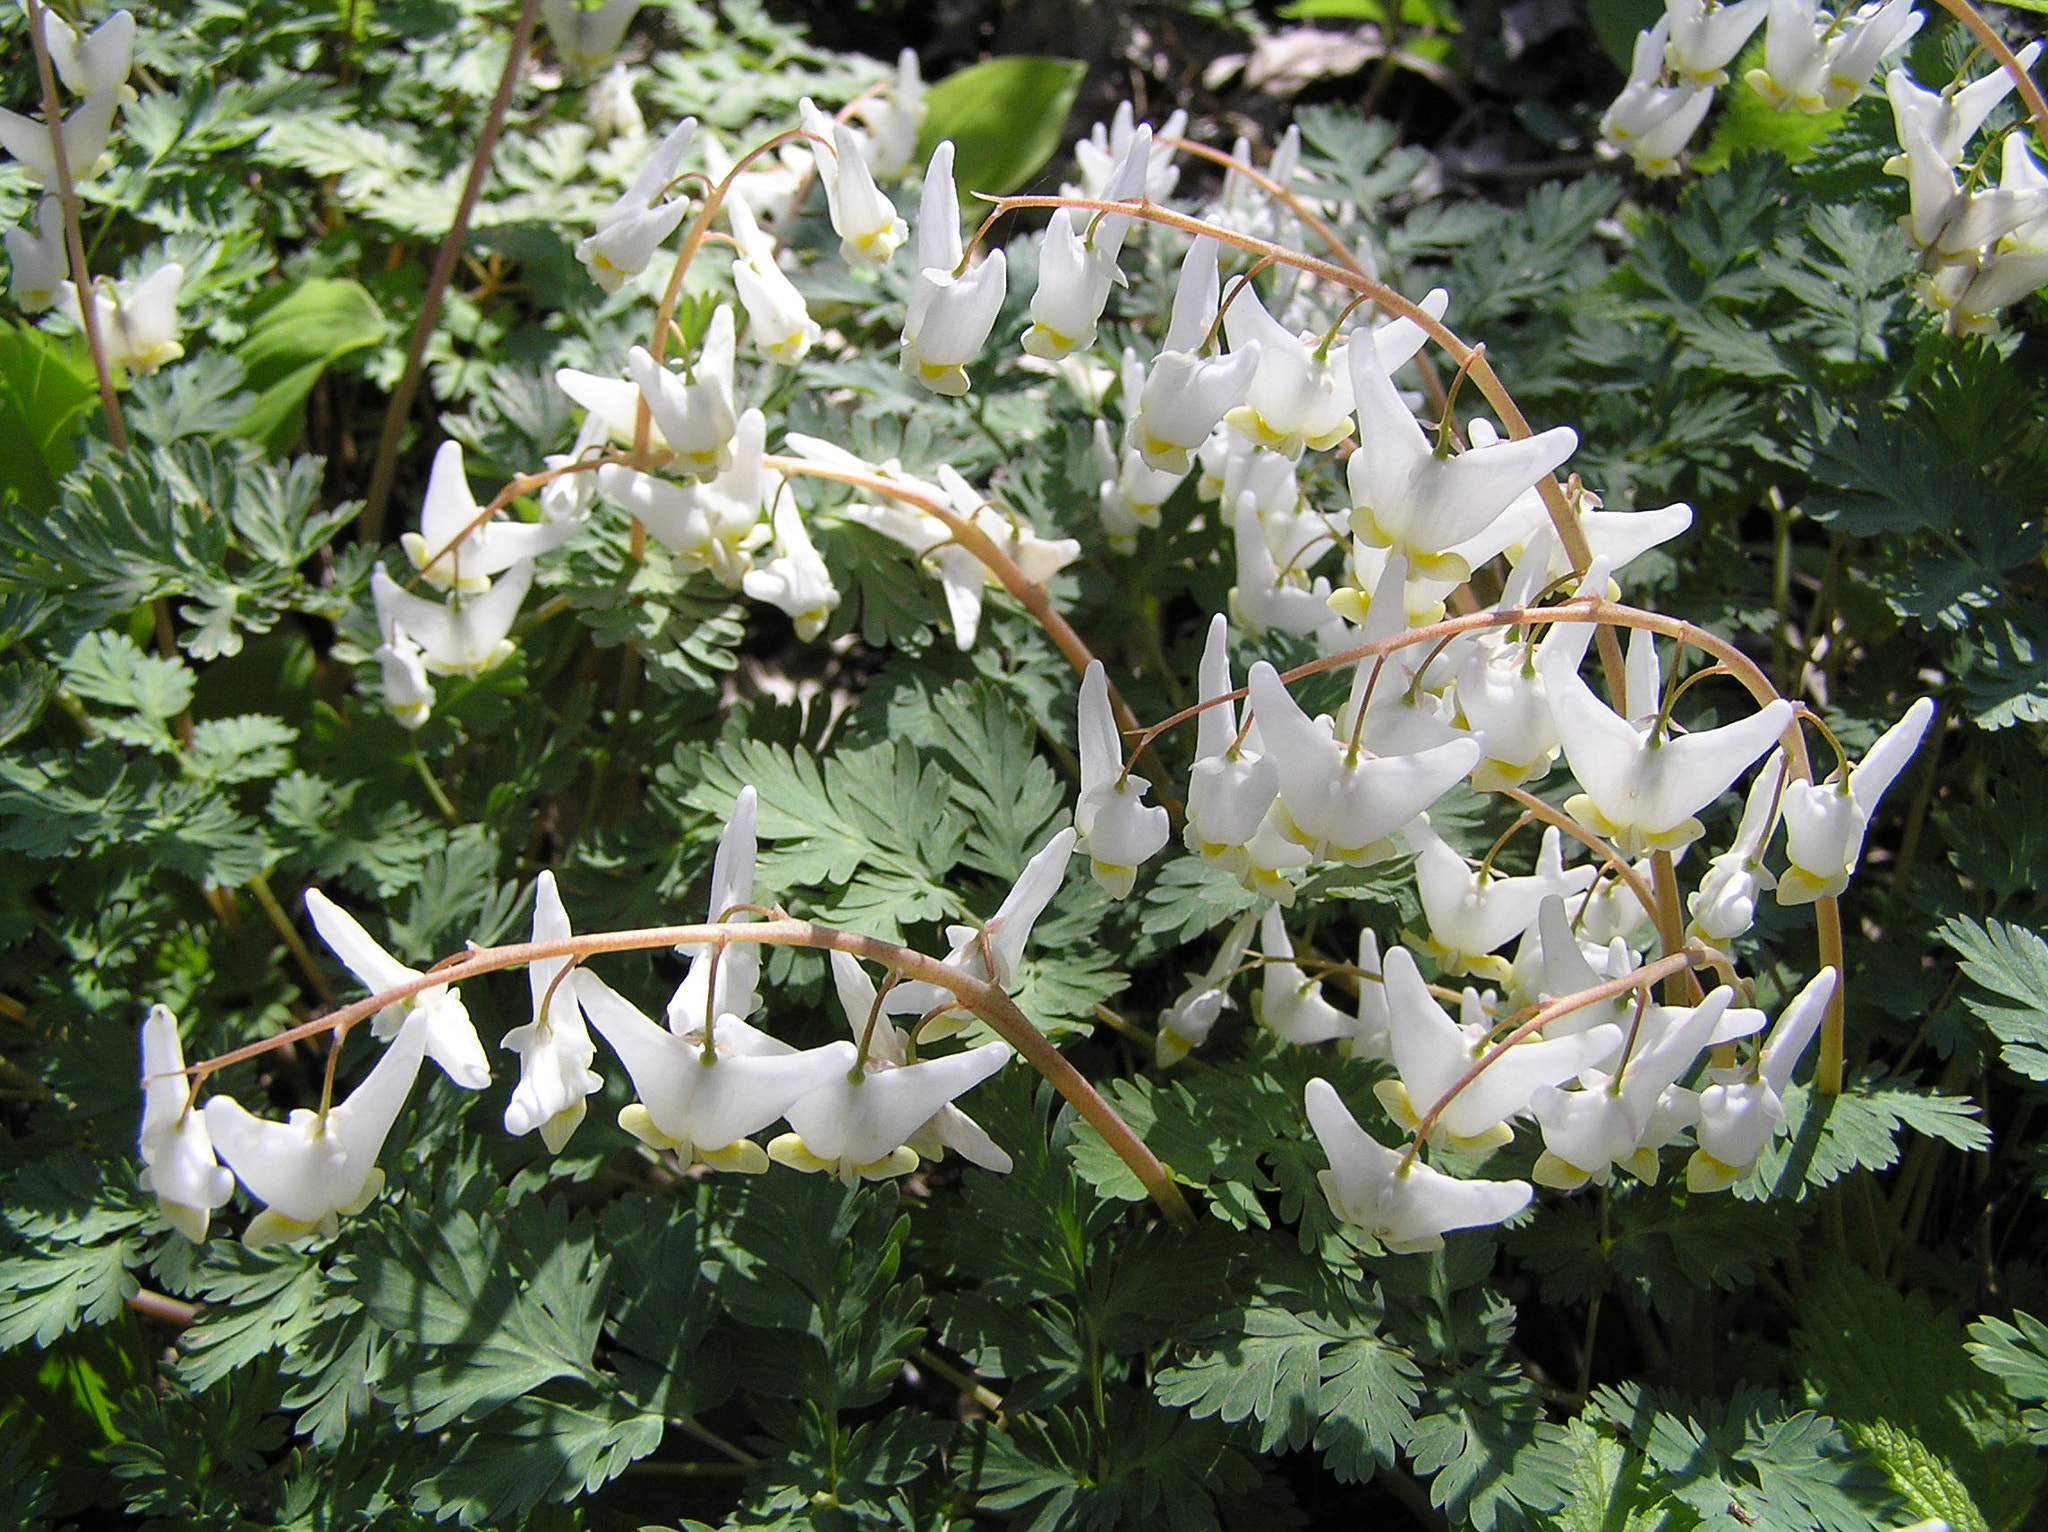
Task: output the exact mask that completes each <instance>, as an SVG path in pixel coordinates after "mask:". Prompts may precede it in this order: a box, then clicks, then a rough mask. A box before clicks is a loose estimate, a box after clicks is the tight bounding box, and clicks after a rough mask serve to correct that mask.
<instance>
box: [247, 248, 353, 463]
mask: <svg viewBox="0 0 2048 1532" xmlns="http://www.w3.org/2000/svg"><path fill="white" fill-rule="evenodd" d="M384 330H385V323H384V314H383V311H382V310H381V309H379V308H378V307H377V300H376V299H374V298H372V297H371V296H370V294H369V291H368V290H367V289H366V288H365V287H363V285H362V284H361V283H360V282H354V281H350V280H348V279H346V278H340V277H313V278H310V279H308V280H306V281H304V282H301V283H299V285H298V286H296V287H292V288H287V289H283V290H282V291H280V292H279V293H278V294H277V296H276V297H274V298H266V301H265V303H264V306H263V307H262V309H261V311H260V312H259V313H257V314H256V315H255V316H254V317H253V318H251V319H250V321H249V333H248V334H247V335H245V336H244V337H243V338H242V343H241V344H240V345H239V346H237V347H236V348H235V355H236V356H237V357H238V358H240V360H241V363H242V366H243V368H244V370H245V378H244V383H245V386H246V387H248V388H250V389H253V390H254V391H255V394H256V398H255V402H254V403H252V404H251V405H250V406H249V408H248V412H247V413H246V414H244V415H243V416H242V419H241V423H240V425H239V426H238V427H237V428H236V434H237V435H240V436H243V437H246V438H247V439H248V440H250V441H254V442H260V443H262V444H263V446H264V447H265V448H266V449H267V450H268V451H269V452H270V453H271V454H272V455H276V454H279V453H283V452H288V451H290V450H291V445H292V443H293V442H294V441H296V440H297V439H298V435H299V430H300V428H301V426H302V425H303V424H304V420H305V403H306V396H307V395H308V394H310V393H312V391H313V385H314V384H315V383H317V382H319V381H320V374H321V373H323V372H325V371H326V370H327V369H328V368H329V367H331V366H333V365H334V363H336V362H337V361H339V360H341V358H343V357H345V356H348V355H350V354H351V353H352V352H356V351H361V350H363V349H364V348H366V347H369V346H374V345H376V344H377V343H378V342H379V341H381V340H382V339H383V338H384Z"/></svg>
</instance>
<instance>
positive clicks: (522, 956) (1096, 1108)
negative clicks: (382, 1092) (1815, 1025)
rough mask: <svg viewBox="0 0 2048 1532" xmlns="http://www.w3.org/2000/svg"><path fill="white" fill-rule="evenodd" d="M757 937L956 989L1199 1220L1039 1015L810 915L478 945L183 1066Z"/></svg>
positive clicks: (1176, 1218)
mask: <svg viewBox="0 0 2048 1532" xmlns="http://www.w3.org/2000/svg"><path fill="white" fill-rule="evenodd" d="M733 942H759V943H762V944H765V945H768V946H776V947H815V948H819V949H822V950H825V951H832V952H844V953H847V954H849V955H850V956H853V957H857V958H865V959H866V960H868V961H869V962H872V963H875V964H877V965H879V966H881V967H883V968H885V969H889V970H892V971H895V972H898V973H900V974H901V975H902V976H903V977H904V978H906V979H917V980H922V981H924V982H926V983H930V984H936V985H938V986H939V987H940V988H942V989H947V990H950V991H952V993H953V995H954V997H955V998H956V999H957V1000H958V1001H959V1003H960V1004H961V1005H962V1006H963V1007H965V1008H966V1009H967V1010H970V1011H972V1012H973V1013H974V1014H975V1015H976V1016H978V1017H980V1018H981V1019H982V1020H983V1021H984V1022H986V1023H987V1024H988V1026H989V1028H990V1029H991V1030H992V1031H994V1032H995V1034H996V1035H997V1036H998V1037H1000V1038H1002V1039H1003V1041H1004V1042H1006V1043H1008V1044H1009V1045H1010V1046H1011V1047H1012V1048H1015V1049H1016V1050H1017V1052H1018V1053H1020V1054H1022V1055H1023V1057H1024V1059H1025V1061H1026V1062H1027V1063H1029V1064H1030V1065H1031V1066H1032V1067H1033V1068H1034V1069H1036V1070H1037V1071H1038V1072H1039V1073H1040V1074H1041V1075H1043V1076H1045V1078H1046V1079H1047V1080H1049V1081H1050V1082H1051V1083H1052V1087H1053V1089H1054V1090H1057V1091H1058V1092H1059V1093H1060V1094H1061V1095H1062V1096H1063V1097H1065V1098H1066V1100H1067V1102H1068V1103H1069V1104H1070V1105H1071V1106H1072V1107H1073V1108H1074V1110H1075V1111H1076V1112H1078V1113H1079V1114H1080V1116H1081V1119H1082V1120H1083V1121H1084V1122H1086V1123H1087V1124H1088V1125H1089V1126H1090V1127H1092V1128H1094V1129H1095V1131H1096V1132H1097V1133H1099V1134H1100V1135H1101V1136H1102V1139H1103V1141H1104V1142H1105V1143H1107V1144H1108V1145H1109V1147H1110V1149H1111V1150H1112V1151H1114V1153H1115V1154H1116V1156H1117V1157H1118V1158H1119V1159H1121V1160H1122V1161H1123V1162H1124V1164H1125V1165H1127V1166H1128V1167H1129V1168H1130V1171H1131V1173H1132V1174H1133V1175H1135V1176H1136V1177H1137V1178H1138V1180H1139V1182H1140V1183H1141V1184H1142V1185H1143V1186H1144V1188H1145V1190H1146V1191H1147V1192H1149V1193H1150V1194H1151V1196H1152V1200H1153V1201H1154V1202H1156V1203H1158V1205H1159V1208H1160V1211H1161V1212H1162V1213H1163V1214H1164V1215H1165V1216H1166V1219H1167V1221H1168V1222H1169V1223H1171V1224H1173V1225H1174V1226H1175V1227H1176V1228H1180V1229H1191V1228H1193V1227H1194V1224H1195V1215H1194V1210H1193V1209H1191V1208H1190V1207H1189V1206H1188V1204H1187V1199H1186V1198H1185V1197H1183V1196H1182V1195H1181V1191H1180V1187H1179V1186H1178V1185H1177V1184H1176V1183H1175V1181H1174V1179H1173V1177H1172V1175H1171V1174H1170V1173H1169V1172H1168V1171H1167V1169H1166V1167H1165V1166H1163V1165H1161V1164H1160V1163H1159V1158H1158V1156H1157V1155H1155V1154H1153V1152H1152V1151H1151V1150H1150V1149H1148V1148H1147V1147H1146V1146H1145V1141H1144V1140H1143V1139H1141V1138H1139V1137H1138V1135H1137V1134H1136V1133H1134V1132H1132V1131H1131V1127H1130V1124H1129V1123H1127V1122H1125V1121H1124V1120H1123V1118H1122V1117H1121V1116H1119V1115H1118V1113H1117V1111H1116V1109H1115V1108H1114V1107H1112V1106H1111V1105H1110V1104H1109V1103H1108V1102H1107V1101H1105V1100H1104V1099H1103V1098H1102V1096H1101V1094H1100V1093H1098V1092H1097V1091H1096V1089H1095V1087H1094V1086H1093V1085H1091V1084H1089V1083H1088V1080H1087V1077H1086V1076H1084V1075H1083V1074H1082V1073H1081V1072H1080V1071H1079V1070H1078V1069H1076V1068H1075V1067H1074V1066H1073V1064H1072V1063H1070V1062H1069V1061H1068V1059H1067V1057H1066V1055H1065V1054H1063V1053H1061V1052H1060V1051H1059V1049H1058V1048H1056V1047H1055V1046H1053V1043H1052V1041H1051V1039H1049V1038H1048V1037H1047V1036H1046V1035H1045V1034H1044V1033H1043V1032H1041V1031H1039V1030H1038V1028H1037V1027H1036V1026H1035V1025H1033V1024H1032V1021H1031V1019H1030V1018H1029V1017H1028V1016H1026V1015H1025V1014H1024V1012H1023V1011H1022V1010H1021V1009H1019V1008H1018V1005H1017V1002H1016V1001H1014V1000H1012V999H1011V998H1010V997H1009V996H1008V995H1007V994H1005V993H1004V992H1003V991H1002V990H1001V989H999V988H997V987H996V986H995V985H993V984H989V983H986V982H984V981H982V980H980V979H977V978H974V977H973V976H972V975H969V974H966V973H963V972H961V971H960V970H959V969H957V968H954V967H952V966H951V965H950V964H947V963H943V962H941V961H940V960H939V959H937V958H933V957H927V956H925V954H923V953H921V952H916V951H913V950H912V949H910V948H908V947H903V946H899V945H897V944H896V943H895V942H887V941H883V940H881V939H880V938H879V937H874V936H861V935H858V934H856V933H854V932H851V931H840V930H836V929H834V928H833V927H831V926H821V925H818V924H816V923H815V922H812V921H808V920H793V919H786V918H785V919H781V920H764V921H751V922H745V923H735V924H708V925H679V926H648V927H642V928H639V929H636V930H630V931H596V932H592V933H590V934H588V935H582V936H570V937H565V938H563V939H562V940H560V941H548V942H511V943H507V944H506V945H504V946H499V947H476V948H472V949H471V950H470V951H468V952H465V953H462V954H460V955H458V956H455V957H452V958H450V959H448V960H446V961H444V962H440V963H437V964H435V965H434V966H433V967H432V968H430V969H428V970H427V971H426V972H425V973H422V974H419V975H417V976H415V977H413V978H410V979H407V980H406V981H405V982H404V983H402V984H395V985H393V986H392V987H391V988H389V989H386V990H381V991H379V992H378V993H377V994H374V995H371V996H370V997H369V998H368V999H365V1000H358V1001H356V1002H354V1003H353V1004H351V1005H345V1006H342V1007H341V1008H340V1009H339V1010H335V1011H330V1012H329V1013H328V1014H326V1015H325V1016H319V1017H316V1018H314V1019H313V1020H312V1021H308V1022H303V1023H301V1024H300V1025H298V1026H295V1027H290V1028H287V1029H286V1030H285V1031H282V1032H279V1033H277V1034H275V1035H274V1036H271V1037H268V1038H265V1039H264V1040H263V1041H262V1042H260V1043H250V1044H249V1045H247V1046H246V1047H242V1048H236V1049H234V1050H232V1051H230V1052H228V1053H224V1054H221V1055H220V1056H219V1057H218V1058H211V1059H206V1060H203V1061H201V1062H200V1063H198V1064H194V1065H192V1066H190V1067H189V1068H187V1069H186V1070H185V1073H186V1074H187V1075H190V1076H193V1077H194V1078H199V1077H202V1076H204V1075H207V1074H210V1073H212V1072H213V1071H215V1070H218V1069H225V1068H226V1067H227V1066H229V1065H230V1064H239V1063H244V1062H246V1061H248V1060H250V1059H254V1058H260V1057H262V1056H263V1055H264V1054H266V1053H272V1052H275V1051H276V1050H277V1049H279V1048H282V1047H285V1046H287V1045H289V1044H291V1043H295V1042H300V1041H303V1040H304V1039H306V1038H309V1037H317V1036H319V1035H321V1034H322V1033H327V1032H336V1033H339V1032H341V1031H343V1030H345V1029H347V1028H349V1027H352V1026H354V1025H355V1024H356V1023H357V1022H360V1021H366V1020H368V1019H369V1018H370V1017H372V1016H375V1015H376V1014H377V1013H378V1012H379V1011H381V1010H383V1009H384V1008H385V1007H386V1006H389V1005H395V1004H397V1003H398V1002H399V1001H401V1000H405V999H408V998H410V997H411V996H413V995H417V994H419V993H420V992H421V991H422V990H427V989H432V988H434V987H435V986H437V985H442V984H460V983H463V982H465V981H467V980H470V979H475V978H480V977H481V976H483V975H484V974H487V973H496V972H498V971H499V970H501V969H506V968H517V967H523V966H524V965H526V964H528V963H536V962H540V961H542V960H543V959H547V958H571V959H583V958H589V957H595V956H598V955H600V954H603V953H611V952H643V951H647V950H649V949H652V948H657V947H681V946H699V947H701V946H708V945H711V944H713V943H719V944H730V943H733Z"/></svg>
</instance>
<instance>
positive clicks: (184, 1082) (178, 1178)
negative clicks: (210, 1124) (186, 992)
mask: <svg viewBox="0 0 2048 1532" xmlns="http://www.w3.org/2000/svg"><path fill="white" fill-rule="evenodd" d="M140 1147H141V1151H142V1167H143V1168H142V1188H143V1190H144V1191H147V1192H153V1193H154V1194H155V1195H156V1202H157V1207H158V1209H159V1210H160V1211H161V1212H162V1213H163V1215H164V1221H165V1222H166V1223H168V1224H170V1226H171V1227H172V1228H174V1229H176V1230H177V1231H178V1232H179V1233H180V1234H182V1235H184V1236H185V1238H187V1239H189V1240H191V1241H192V1242H193V1243H194V1244H198V1243H201V1242H203V1241H204V1240H205V1238H206V1222H207V1217H208V1215H209V1214H211V1213H212V1211H213V1210H214V1209H215V1208H217V1207H220V1206H222V1205H223V1204H225V1203H226V1202H227V1200H228V1198H230V1197H232V1196H233V1195H234V1194H235V1178H234V1177H233V1176H232V1175H230V1174H228V1172H227V1171H225V1170H223V1169H222V1168H221V1165H220V1160H219V1158H218V1157H217V1156H216V1155H215V1154H214V1152H213V1139H212V1138H211V1136H209V1134H208V1133H207V1131H206V1116H205V1114H204V1113H203V1112H201V1111H200V1110H199V1109H198V1108H197V1107H195V1106H194V1105H193V1101H192V1082H191V1080H190V1079H189V1078H187V1076H186V1074H185V1050H184V1047H183V1045H182V1044H181V1043H180V1042H179V1041H178V1018H177V1017H175V1016H173V1015H172V1014H171V1012H170V1009H169V1007H167V1006H161V1005H153V1006H151V1007H150V1008H149V1015H148V1016H147V1017H146V1018H145V1019H144V1020H143V1023H142V1139H141V1145H140Z"/></svg>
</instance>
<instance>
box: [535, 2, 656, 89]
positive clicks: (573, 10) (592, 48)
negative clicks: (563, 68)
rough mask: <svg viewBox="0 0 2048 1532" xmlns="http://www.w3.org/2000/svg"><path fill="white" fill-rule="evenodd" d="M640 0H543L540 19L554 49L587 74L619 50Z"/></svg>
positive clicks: (576, 70)
mask: <svg viewBox="0 0 2048 1532" xmlns="http://www.w3.org/2000/svg"><path fill="white" fill-rule="evenodd" d="M640 5H641V0H541V6H540V19H541V20H542V21H543V22H544V23H545V24H546V25H547V29H548V35H549V36H550V37H552V38H553V39H554V40H555V51H556V52H557V53H559V54H560V55H561V56H562V62H563V63H564V64H566V65H567V66H568V67H569V69H570V71H571V72H572V73H575V74H579V75H581V74H588V73H589V72H590V71H591V70H593V69H595V68H596V67H597V66H598V65H599V64H602V63H603V62H604V61H605V60H606V59H608V58H610V57H611V56H612V55H613V54H614V53H617V52H618V51H619V44H620V43H621V42H623V41H624V40H625V36H626V28H628V27H629V26H631V25H632V24H633V18H634V16H635V15H637V14H638V13H639V10H640Z"/></svg>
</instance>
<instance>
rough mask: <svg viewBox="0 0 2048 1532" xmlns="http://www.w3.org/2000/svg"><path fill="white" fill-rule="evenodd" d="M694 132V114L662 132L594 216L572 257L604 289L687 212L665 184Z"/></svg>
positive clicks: (649, 254) (632, 268)
mask: <svg viewBox="0 0 2048 1532" xmlns="http://www.w3.org/2000/svg"><path fill="white" fill-rule="evenodd" d="M613 3H614V4H617V3H618V0H613ZM696 131H697V119H696V118H694V117H685V118H684V119H683V120H682V121H681V122H680V123H678V124H676V126H675V127H674V128H672V129H670V130H669V132H668V133H666V134H665V135H663V137H662V140H661V142H660V143H658V144H656V145H655V146H654V149H653V151H652V152H651V153H650V154H649V155H648V156H647V162H646V164H645V165H643V166H642V167H641V169H640V173H639V174H638V175H637V176H635V177H634V178H633V184H632V185H631V186H629V187H627V188H626V191H625V194H624V195H623V196H621V197H620V198H619V199H618V201H616V202H614V203H613V204H612V205H611V206H610V207H608V208H606V209H605V210H604V212H603V213H601V214H599V215H598V220H597V229H596V231H595V232H594V233H592V234H591V235H590V237H589V238H588V239H585V240H584V241H583V242H582V243H580V244H579V245H577V247H576V259H578V260H579V261H581V262H582V263H583V264H584V266H585V267H586V268H588V270H589V272H590V276H591V280H592V281H594V282H596V283H597V285H598V286H599V287H602V288H603V289H604V290H605V291H606V292H608V293H611V292H617V291H618V290H619V287H620V285H621V284H623V283H624V282H625V280H626V278H628V277H635V276H638V275H639V274H640V273H641V272H643V271H645V270H646V269H647V263H648V262H649V261H651V260H652V259H654V252H655V251H656V250H658V249H659V248H660V247H661V243H662V241H663V240H665V239H667V238H668V237H669V235H671V234H673V233H675V231H676V225H677V224H679V223H681V222H682V221H683V214H684V213H686V212H688V211H689V206H690V199H689V198H687V197H669V196H668V188H669V184H670V183H671V182H672V181H674V180H675V175H676V170H677V168H678V167H679V166H680V165H681V164H682V160H683V151H684V150H685V149H687V148H688V147H689V145H690V140H691V138H692V136H693V135H694V134H695V133H696ZM664 198H666V199H667V200H663V199H664Z"/></svg>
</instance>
